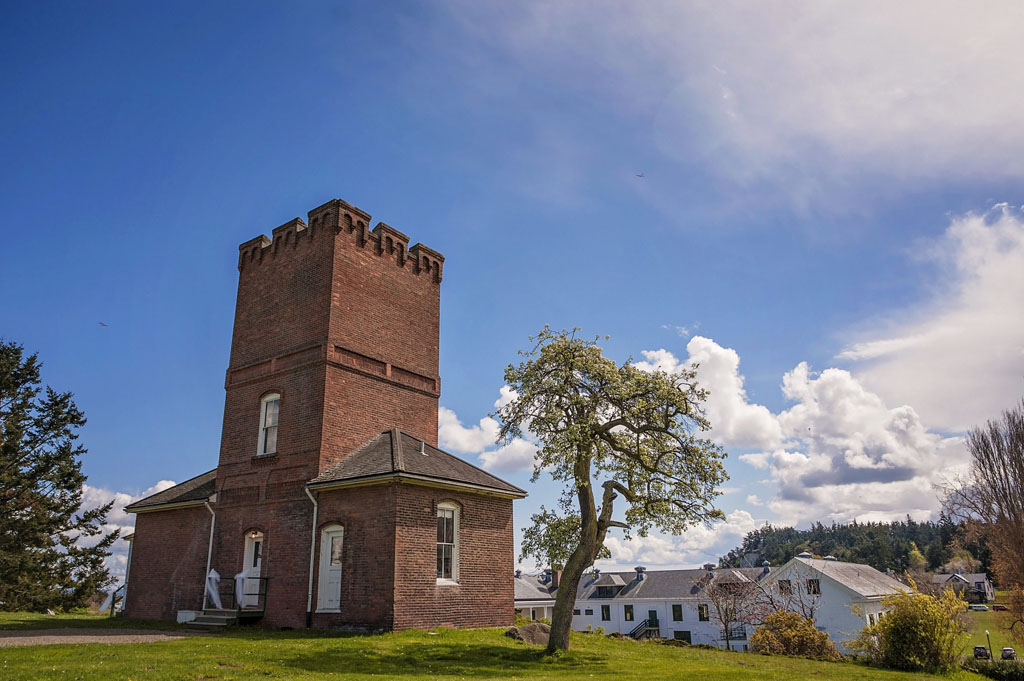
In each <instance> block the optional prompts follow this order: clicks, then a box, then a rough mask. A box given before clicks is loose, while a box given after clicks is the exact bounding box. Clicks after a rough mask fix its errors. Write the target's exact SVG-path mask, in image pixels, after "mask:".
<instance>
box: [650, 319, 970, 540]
mask: <svg viewBox="0 0 1024 681" xmlns="http://www.w3.org/2000/svg"><path fill="white" fill-rule="evenodd" d="M687 351H688V355H687V357H686V359H684V360H680V359H679V358H677V357H676V356H675V355H673V354H672V353H671V352H669V351H668V350H664V349H661V350H654V351H645V352H643V353H641V354H642V355H643V357H644V358H645V360H644V361H643V362H639V363H638V364H637V365H638V366H640V367H641V368H644V369H646V370H653V369H659V368H660V369H662V370H667V371H674V370H679V369H680V368H682V367H684V366H688V365H692V364H694V363H697V364H698V365H699V368H698V378H699V381H700V383H701V385H703V386H704V387H706V388H708V391H709V397H708V401H707V403H706V405H705V409H706V412H707V415H708V418H709V420H710V421H711V424H712V431H711V435H712V437H713V438H714V439H715V440H717V441H718V442H720V443H722V444H723V445H724V446H726V447H727V448H740V449H741V450H742V449H744V448H752V447H753V448H757V449H758V450H760V451H747V452H742V453H741V454H740V455H739V457H738V458H739V460H740V461H742V462H743V463H745V464H747V465H749V466H751V467H753V468H756V469H759V470H763V471H766V472H768V474H769V479H768V480H767V481H765V482H767V483H769V484H771V485H772V486H774V487H775V488H776V495H775V497H774V498H771V499H767V500H762V499H761V498H760V497H757V496H756V495H751V497H752V498H754V499H755V500H756V503H755V502H749V503H751V505H754V506H761V507H764V508H767V509H769V510H771V511H772V512H773V513H775V514H776V516H777V518H776V521H778V522H784V523H806V522H808V521H809V520H810V519H827V520H835V521H837V522H845V521H849V520H852V519H854V518H857V519H861V520H864V519H867V518H873V519H878V518H881V517H887V518H899V517H903V516H904V515H905V514H907V513H910V514H911V515H913V516H915V517H918V518H921V517H928V516H930V515H933V514H934V512H935V511H936V510H937V508H938V503H939V502H938V498H937V496H936V492H935V490H934V487H933V485H934V484H935V483H937V482H939V481H940V476H941V475H944V474H947V473H948V471H949V470H951V467H952V468H955V467H957V466H963V465H964V453H963V447H962V441H961V440H960V439H959V438H944V437H942V436H941V435H939V434H937V433H935V432H932V431H930V430H929V429H928V428H927V427H926V426H925V424H924V423H923V422H922V420H921V418H920V417H919V415H918V414H917V412H916V411H915V410H914V409H913V408H912V407H910V406H907V405H903V406H898V407H890V406H889V405H888V404H887V403H886V401H885V400H884V399H883V398H882V397H881V396H880V395H879V394H877V393H875V392H873V391H871V390H869V389H868V388H867V387H865V386H864V385H863V383H862V382H861V381H860V380H858V378H857V377H855V376H853V375H852V374H851V373H850V372H848V371H845V370H842V369H836V368H829V369H826V370H824V371H822V372H821V373H814V372H812V371H811V369H810V367H809V366H808V364H807V363H805V362H801V363H800V364H798V365H797V366H796V367H795V368H794V369H793V370H792V371H789V372H787V373H786V374H785V375H784V376H783V377H782V385H781V388H782V392H783V395H784V396H785V397H786V398H787V399H788V400H789V401H790V402H791V403H792V406H790V407H789V408H787V409H785V410H784V411H781V412H780V413H777V414H775V413H772V412H771V411H770V410H769V409H768V408H767V407H765V406H763V405H759V404H754V403H751V402H750V400H749V398H748V396H747V394H746V391H745V390H744V387H743V384H744V379H743V376H742V374H741V373H740V372H739V366H740V358H739V354H738V353H737V352H736V351H735V350H733V349H731V348H723V347H722V346H720V345H718V344H717V343H715V342H714V341H713V340H711V339H709V338H705V337H702V336H696V337H694V338H692V339H691V340H690V341H689V342H688V343H687Z"/></svg>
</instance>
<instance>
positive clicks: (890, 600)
mask: <svg viewBox="0 0 1024 681" xmlns="http://www.w3.org/2000/svg"><path fill="white" fill-rule="evenodd" d="M911 586H912V587H913V584H911ZM883 603H884V604H885V606H886V608H887V610H886V613H885V616H884V617H881V618H880V619H878V620H877V621H876V622H875V624H873V625H871V626H868V627H865V628H864V629H862V630H861V632H860V634H859V635H858V636H857V638H856V639H855V640H853V641H852V642H851V643H850V648H851V649H853V650H854V651H856V652H857V653H858V654H860V655H864V656H865V657H866V658H867V660H868V661H869V662H870V663H872V664H874V665H877V666H879V667H887V668H889V669H901V670H904V671H920V670H925V671H931V672H941V671H946V670H949V669H954V668H955V667H956V666H957V664H958V662H959V660H960V656H961V654H962V653H963V650H964V645H965V643H966V637H965V631H966V620H965V611H966V609H967V603H966V602H965V601H963V600H962V599H961V598H960V596H958V595H957V594H956V592H954V591H953V590H952V589H948V590H946V592H945V593H943V594H942V595H941V596H929V595H926V594H922V593H920V592H918V591H917V589H916V588H914V589H913V590H912V591H910V592H906V593H900V594H896V595H893V596H888V597H886V598H885V600H884V601H883Z"/></svg>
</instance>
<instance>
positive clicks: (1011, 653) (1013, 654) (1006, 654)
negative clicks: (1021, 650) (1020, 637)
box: [1000, 648, 1017, 660]
mask: <svg viewBox="0 0 1024 681" xmlns="http://www.w3.org/2000/svg"><path fill="white" fill-rule="evenodd" d="M1000 657H1002V658H1003V659H1004V660H1016V659H1017V651H1016V650H1014V649H1013V648H1003V652H1002V655H1000Z"/></svg>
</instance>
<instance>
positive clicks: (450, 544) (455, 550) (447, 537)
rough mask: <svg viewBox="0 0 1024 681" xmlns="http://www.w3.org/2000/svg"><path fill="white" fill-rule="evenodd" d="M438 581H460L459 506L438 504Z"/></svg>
mask: <svg viewBox="0 0 1024 681" xmlns="http://www.w3.org/2000/svg"><path fill="white" fill-rule="evenodd" d="M437 581H439V582H457V581H459V507H458V506H456V505H455V504H438V505H437Z"/></svg>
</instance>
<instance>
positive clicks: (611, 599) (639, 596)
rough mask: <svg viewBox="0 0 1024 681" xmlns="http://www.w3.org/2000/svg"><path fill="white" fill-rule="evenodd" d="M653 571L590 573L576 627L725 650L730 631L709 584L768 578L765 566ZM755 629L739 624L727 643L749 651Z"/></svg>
mask: <svg viewBox="0 0 1024 681" xmlns="http://www.w3.org/2000/svg"><path fill="white" fill-rule="evenodd" d="M708 567H710V566H705V569H702V570H652V571H649V572H648V571H647V570H645V569H644V568H642V567H638V568H635V570H634V571H633V572H631V573H630V572H598V571H594V572H588V573H586V574H585V575H584V577H583V580H581V582H580V587H579V590H578V592H577V599H576V607H575V609H574V610H573V618H572V628H573V629H575V630H577V631H586V630H587V629H588V628H590V629H597V628H598V627H602V628H604V630H605V631H606V632H613V631H615V632H619V633H622V634H632V635H634V636H640V635H643V634H645V633H646V634H649V635H652V636H660V637H663V638H674V639H677V640H681V641H686V642H688V643H693V644H697V643H703V644H707V645H714V646H720V647H722V648H724V647H726V640H725V637H726V632H725V630H724V628H723V627H722V624H721V622H719V621H718V619H717V617H716V613H715V608H714V604H713V602H712V600H711V599H710V598H709V597H708V593H707V586H708V584H710V583H711V582H712V581H717V582H723V581H725V582H756V581H757V580H759V579H762V578H764V577H765V576H766V575H767V574H768V566H765V567H763V568H721V569H718V570H714V571H712V570H709V569H707V568H708ZM753 630H754V628H753V627H752V626H750V625H744V624H740V623H736V624H734V625H733V626H732V627H730V630H729V632H728V633H729V645H730V647H731V648H733V649H734V650H746V644H747V637H748V636H749V635H750V634H751V633H753Z"/></svg>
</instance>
